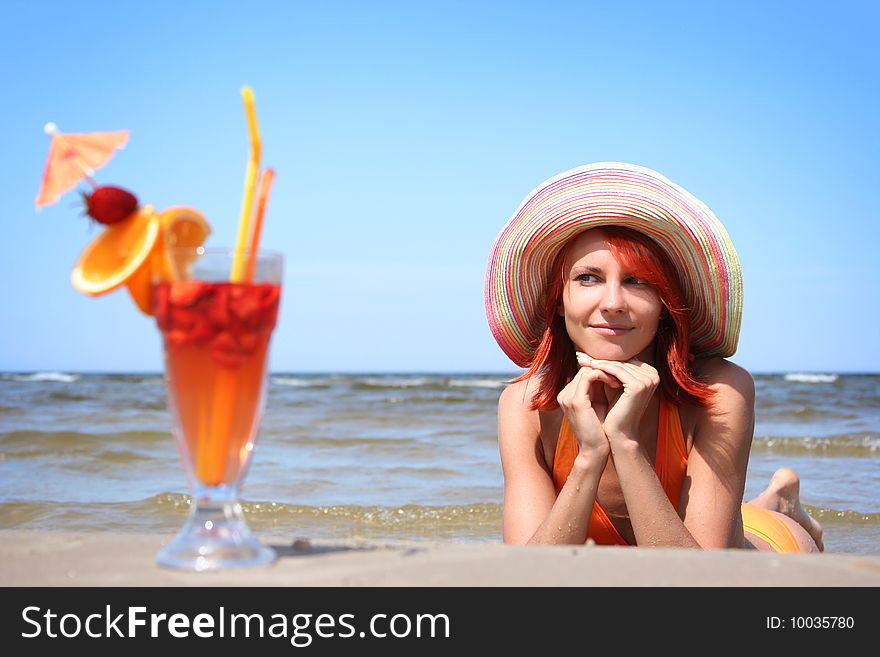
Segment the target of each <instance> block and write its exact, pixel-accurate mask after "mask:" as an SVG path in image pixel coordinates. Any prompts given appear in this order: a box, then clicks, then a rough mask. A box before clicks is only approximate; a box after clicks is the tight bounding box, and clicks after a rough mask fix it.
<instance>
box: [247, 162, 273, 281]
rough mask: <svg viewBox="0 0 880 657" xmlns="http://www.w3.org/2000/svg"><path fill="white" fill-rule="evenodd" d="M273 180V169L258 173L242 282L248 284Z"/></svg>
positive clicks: (252, 276)
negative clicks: (255, 206) (258, 181)
mask: <svg viewBox="0 0 880 657" xmlns="http://www.w3.org/2000/svg"><path fill="white" fill-rule="evenodd" d="M274 180H275V169H273V168H272V167H269V168H268V169H263V170H262V171H261V172H260V186H259V192H258V193H257V212H256V214H255V215H254V227H253V229H252V230H251V242H250V246H249V247H248V260H247V268H246V270H245V274H244V280H245V281H247V282H248V283H250V282H251V281H253V280H254V265H256V262H257V249H258V248H259V246H260V232H261V231H262V230H263V217H264V216H265V214H266V203H268V202H269V192H270V191H272V182H273V181H274Z"/></svg>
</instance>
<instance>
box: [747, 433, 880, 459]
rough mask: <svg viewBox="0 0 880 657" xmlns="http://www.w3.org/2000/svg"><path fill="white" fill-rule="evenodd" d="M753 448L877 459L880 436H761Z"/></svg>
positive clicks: (756, 439)
mask: <svg viewBox="0 0 880 657" xmlns="http://www.w3.org/2000/svg"><path fill="white" fill-rule="evenodd" d="M752 448H753V449H757V450H767V451H773V452H787V453H801V454H812V453H816V452H821V453H822V456H865V457H876V456H877V454H878V453H880V436H878V435H877V434H840V435H833V436H821V437H813V436H808V437H793V436H759V437H755V439H754V441H753V442H752Z"/></svg>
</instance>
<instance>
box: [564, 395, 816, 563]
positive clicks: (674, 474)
mask: <svg viewBox="0 0 880 657" xmlns="http://www.w3.org/2000/svg"><path fill="white" fill-rule="evenodd" d="M577 454H578V445H577V439H576V438H575V435H574V431H572V429H571V425H570V424H569V423H568V419H567V418H564V417H563V419H562V426H561V427H560V429H559V438H558V440H557V441H556V452H555V455H554V457H553V486H554V488H555V489H556V494H557V495H559V492H560V491H561V490H562V487H563V486H564V485H565V482H566V480H567V479H568V475H569V473H570V472H571V468H572V466H573V465H574V459H575V457H576V456H577ZM654 470H655V471H656V472H657V477H658V478H659V479H660V483H661V484H662V485H663V490H664V491H665V492H666V497H668V498H669V501H670V502H671V503H672V506H673V507H674V508H675V510H676V511H677V510H678V501H679V498H680V497H681V485H682V482H683V481H684V477H685V474H686V472H687V445H686V444H685V440H684V434H683V433H682V430H681V421H680V419H679V416H678V407H677V406H676V405H675V404H670V403H668V402H667V401H665V400H663V399H662V398H661V400H660V421H659V427H658V430H657V454H656V456H655V457H654ZM742 515H743V529H744V530H745V531H748V532H751V533H753V534H756V535H758V536H760V537H761V538H763V539H764V540H766V541H767V542H768V543H769V544H770V545H771V547H772V548H773V549H774V550H775V551H776V552H800V551H801V550H800V545H799V544H798V542H797V539H796V538H795V537H794V534H792V532H791V530H790V529H789V528H788V526H787V525H786V524H785V523H784V522H783V521H782V520H780V519H779V517H778V516H777V515H776V514H774V513H773V512H771V511H768V510H767V509H761V508H758V507H754V506H751V505H749V504H743V505H742ZM587 536H588V538H592V539H593V540H594V541H596V543H597V544H599V545H629V543H627V542H626V539H624V538H623V536H621V535H620V532H618V531H617V528H616V527H615V526H614V524H613V523H612V522H611V518H609V517H608V514H607V513H605V510H604V509H603V508H602V506H601V505H600V504H599V501H598V500H596V502H595V503H594V504H593V511H592V513H591V514H590V524H589V532H588V534H587Z"/></svg>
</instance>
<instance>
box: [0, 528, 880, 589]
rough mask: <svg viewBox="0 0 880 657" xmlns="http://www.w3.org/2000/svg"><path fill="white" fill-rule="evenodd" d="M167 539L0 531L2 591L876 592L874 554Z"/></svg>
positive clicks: (878, 565)
mask: <svg viewBox="0 0 880 657" xmlns="http://www.w3.org/2000/svg"><path fill="white" fill-rule="evenodd" d="M171 538H172V536H171V535H167V536H166V535H163V536H157V535H138V534H120V533H73V532H44V531H26V530H3V531H0V564H2V565H0V585H2V586H420V587H421V586H425V587H435V586H492V587H499V586H614V587H624V586H787V587H788V586H842V587H874V586H880V555H869V556H865V555H847V554H828V553H826V554H785V555H780V554H768V553H758V552H754V551H745V550H713V551H695V550H681V549H668V548H662V549H660V548H658V549H647V548H642V549H633V548H619V547H595V546H583V547H564V546H539V547H532V546H529V547H526V546H509V545H503V544H501V543H454V542H421V541H419V542H409V541H406V542H405V541H376V540H345V541H325V540H321V541H317V540H314V541H310V540H308V539H302V538H299V539H297V537H293V536H283V535H264V536H261V537H260V538H261V540H262V541H263V542H264V543H265V544H267V545H270V546H272V547H273V548H275V549H276V551H277V552H278V555H279V556H278V559H277V560H276V562H275V563H273V564H272V565H270V566H265V567H259V568H249V569H243V570H226V571H222V572H203V573H195V572H181V571H174V570H168V569H165V568H160V567H158V566H156V565H155V563H154V558H155V555H156V553H157V552H158V551H159V550H160V549H161V547H162V546H163V545H165V544H166V543H168V542H169V541H170V540H171Z"/></svg>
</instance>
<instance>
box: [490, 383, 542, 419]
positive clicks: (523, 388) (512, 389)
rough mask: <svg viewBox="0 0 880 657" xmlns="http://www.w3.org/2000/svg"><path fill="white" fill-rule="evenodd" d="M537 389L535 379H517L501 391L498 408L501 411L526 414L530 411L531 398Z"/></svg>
mask: <svg viewBox="0 0 880 657" xmlns="http://www.w3.org/2000/svg"><path fill="white" fill-rule="evenodd" d="M536 389H537V385H536V380H535V377H534V376H532V377H529V378H527V379H519V380H515V381H513V383H509V384H508V385H507V386H505V388H504V390H502V391H501V397H500V398H499V399H498V407H499V409H502V410H509V411H520V412H526V411H531V409H532V397H534V395H535V390H536Z"/></svg>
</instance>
